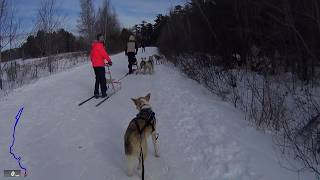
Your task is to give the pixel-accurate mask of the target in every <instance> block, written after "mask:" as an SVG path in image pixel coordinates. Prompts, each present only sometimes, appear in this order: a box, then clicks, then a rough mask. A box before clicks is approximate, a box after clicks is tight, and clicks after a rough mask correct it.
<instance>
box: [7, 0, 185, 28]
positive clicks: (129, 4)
mask: <svg viewBox="0 0 320 180" xmlns="http://www.w3.org/2000/svg"><path fill="white" fill-rule="evenodd" d="M12 2H13V9H14V10H15V12H16V13H15V14H16V16H17V17H18V19H20V22H21V30H22V31H23V32H25V33H28V32H30V31H32V30H33V27H34V24H35V21H36V15H37V9H38V8H39V6H40V2H41V0H12ZM93 2H94V6H95V7H96V9H97V7H98V6H99V5H101V3H102V0H93ZM185 2H186V0H111V3H112V4H113V6H114V8H115V10H116V12H117V14H118V17H119V20H120V23H121V25H122V27H132V26H133V25H135V24H137V23H140V22H141V21H142V20H146V21H148V22H152V23H153V20H154V18H155V16H156V15H157V14H159V13H162V14H166V13H167V12H168V10H169V8H170V7H172V6H175V5H177V4H184V3H185ZM57 7H58V11H59V12H61V15H62V17H64V19H63V24H62V27H63V28H65V29H67V30H69V31H71V32H73V33H76V32H77V28H76V24H77V19H78V16H79V12H80V5H79V0H57Z"/></svg>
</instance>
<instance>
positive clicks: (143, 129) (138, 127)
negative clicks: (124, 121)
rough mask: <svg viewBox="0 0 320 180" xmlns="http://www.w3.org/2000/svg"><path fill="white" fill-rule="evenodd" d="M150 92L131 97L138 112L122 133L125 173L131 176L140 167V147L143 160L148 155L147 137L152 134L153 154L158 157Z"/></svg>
mask: <svg viewBox="0 0 320 180" xmlns="http://www.w3.org/2000/svg"><path fill="white" fill-rule="evenodd" d="M150 96H151V95H150V93H149V94H148V95H146V96H145V97H138V98H136V99H132V101H133V102H134V104H135V106H136V108H137V110H138V111H139V114H138V115H137V117H136V118H134V119H133V120H131V121H130V123H129V126H128V128H127V130H126V133H125V135H124V149H125V155H126V160H127V175H128V176H132V175H133V173H134V169H135V167H136V165H137V162H138V166H137V169H140V168H141V156H140V155H141V154H140V152H141V148H142V153H143V160H145V159H146V158H147V155H148V145H147V138H148V136H150V135H151V136H152V141H153V146H154V155H155V157H160V156H159V152H158V144H157V131H156V119H155V116H154V112H153V111H152V108H151V106H150V104H149V101H150Z"/></svg>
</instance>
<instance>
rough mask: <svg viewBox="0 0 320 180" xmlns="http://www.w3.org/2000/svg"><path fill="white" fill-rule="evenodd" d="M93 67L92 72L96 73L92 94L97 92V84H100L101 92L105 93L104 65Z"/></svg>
mask: <svg viewBox="0 0 320 180" xmlns="http://www.w3.org/2000/svg"><path fill="white" fill-rule="evenodd" d="M93 69H94V73H95V74H96V83H95V86H94V94H99V85H100V88H101V94H102V95H105V94H106V91H107V84H106V69H105V68H104V67H94V68H93Z"/></svg>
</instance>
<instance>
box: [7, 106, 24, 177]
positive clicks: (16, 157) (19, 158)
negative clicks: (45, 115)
mask: <svg viewBox="0 0 320 180" xmlns="http://www.w3.org/2000/svg"><path fill="white" fill-rule="evenodd" d="M22 111H23V107H22V108H21V109H20V110H19V112H18V114H17V115H16V122H15V123H14V127H13V134H12V138H13V139H12V144H11V146H10V154H11V155H12V156H13V158H14V159H15V160H17V162H18V164H19V166H20V168H21V169H23V170H24V175H25V176H26V175H27V169H26V168H25V167H23V166H22V164H21V157H20V156H18V155H15V154H14V153H13V151H12V150H13V145H14V142H15V140H16V137H15V133H16V126H17V124H18V122H19V119H20V117H21V114H22Z"/></svg>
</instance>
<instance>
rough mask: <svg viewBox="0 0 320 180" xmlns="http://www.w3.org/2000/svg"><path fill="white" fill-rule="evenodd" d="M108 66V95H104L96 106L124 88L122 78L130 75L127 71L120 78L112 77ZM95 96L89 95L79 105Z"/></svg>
mask: <svg viewBox="0 0 320 180" xmlns="http://www.w3.org/2000/svg"><path fill="white" fill-rule="evenodd" d="M107 68H108V71H107V72H106V74H108V75H109V78H108V79H106V86H107V89H108V91H107V96H106V97H104V98H103V99H102V100H101V101H100V102H99V103H98V104H96V107H98V106H100V105H101V104H102V103H104V102H105V101H106V100H108V99H109V98H110V97H111V96H113V95H114V94H116V93H117V92H118V91H120V90H121V88H122V86H121V80H123V79H124V78H125V77H127V76H128V75H129V73H127V74H125V75H124V76H122V77H121V78H120V79H118V80H115V79H113V78H112V75H111V71H110V68H109V66H107ZM93 98H94V96H91V97H89V98H88V99H86V100H84V101H82V102H81V103H79V104H78V106H82V105H83V104H85V103H86V102H88V101H90V100H91V99H93Z"/></svg>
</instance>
